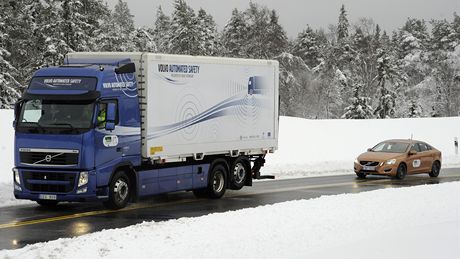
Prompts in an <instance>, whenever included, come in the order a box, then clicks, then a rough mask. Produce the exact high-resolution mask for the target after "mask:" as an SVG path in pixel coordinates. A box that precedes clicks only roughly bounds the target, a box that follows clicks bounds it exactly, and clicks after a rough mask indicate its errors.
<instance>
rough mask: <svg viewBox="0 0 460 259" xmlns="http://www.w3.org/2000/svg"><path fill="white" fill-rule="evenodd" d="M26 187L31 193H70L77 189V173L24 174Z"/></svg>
mask: <svg viewBox="0 0 460 259" xmlns="http://www.w3.org/2000/svg"><path fill="white" fill-rule="evenodd" d="M22 178H23V179H24V185H25V187H26V189H28V190H29V191H31V192H52V193H68V192H71V191H73V189H74V187H75V179H76V174H75V173H61V172H59V173H52V172H22Z"/></svg>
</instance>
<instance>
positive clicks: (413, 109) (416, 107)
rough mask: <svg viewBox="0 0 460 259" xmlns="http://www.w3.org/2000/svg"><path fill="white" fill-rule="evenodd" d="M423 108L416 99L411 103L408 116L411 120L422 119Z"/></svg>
mask: <svg viewBox="0 0 460 259" xmlns="http://www.w3.org/2000/svg"><path fill="white" fill-rule="evenodd" d="M421 113H422V112H421V107H420V104H418V102H417V101H416V100H414V99H412V100H411V101H410V106H409V112H408V114H407V116H408V117H409V118H420V117H421Z"/></svg>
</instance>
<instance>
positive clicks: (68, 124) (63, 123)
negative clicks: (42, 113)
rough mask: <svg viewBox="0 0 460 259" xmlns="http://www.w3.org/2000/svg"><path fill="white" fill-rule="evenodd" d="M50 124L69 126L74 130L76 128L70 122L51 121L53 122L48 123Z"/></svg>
mask: <svg viewBox="0 0 460 259" xmlns="http://www.w3.org/2000/svg"><path fill="white" fill-rule="evenodd" d="M48 125H55V126H69V128H70V129H71V130H72V131H73V130H75V127H74V126H73V125H72V124H70V123H65V122H62V123H51V124H48Z"/></svg>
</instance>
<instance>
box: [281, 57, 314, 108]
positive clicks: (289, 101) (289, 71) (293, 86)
mask: <svg viewBox="0 0 460 259" xmlns="http://www.w3.org/2000/svg"><path fill="white" fill-rule="evenodd" d="M276 60H278V61H279V64H280V68H279V71H280V75H279V77H280V86H279V88H280V113H281V115H288V116H296V115H297V107H296V105H299V104H301V105H303V102H302V101H296V99H297V100H298V99H302V98H303V96H305V95H304V92H303V90H304V89H303V87H302V84H300V82H299V80H298V79H299V78H300V77H301V75H302V74H304V73H306V72H308V67H307V65H305V63H304V62H303V60H302V59H301V58H300V57H296V56H294V55H292V54H290V53H282V54H281V55H279V56H278V57H276Z"/></svg>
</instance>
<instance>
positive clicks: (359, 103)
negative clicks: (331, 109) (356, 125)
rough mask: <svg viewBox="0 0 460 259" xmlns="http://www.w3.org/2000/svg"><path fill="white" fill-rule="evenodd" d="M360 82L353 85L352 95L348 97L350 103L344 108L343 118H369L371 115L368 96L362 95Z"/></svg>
mask: <svg viewBox="0 0 460 259" xmlns="http://www.w3.org/2000/svg"><path fill="white" fill-rule="evenodd" d="M363 87H364V86H363V85H362V84H359V83H357V84H355V85H354V86H353V97H352V98H350V105H349V106H348V107H346V108H345V113H344V114H343V116H342V118H344V119H370V118H372V117H373V110H372V106H371V105H370V99H371V98H369V97H363V96H362V88H363Z"/></svg>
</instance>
